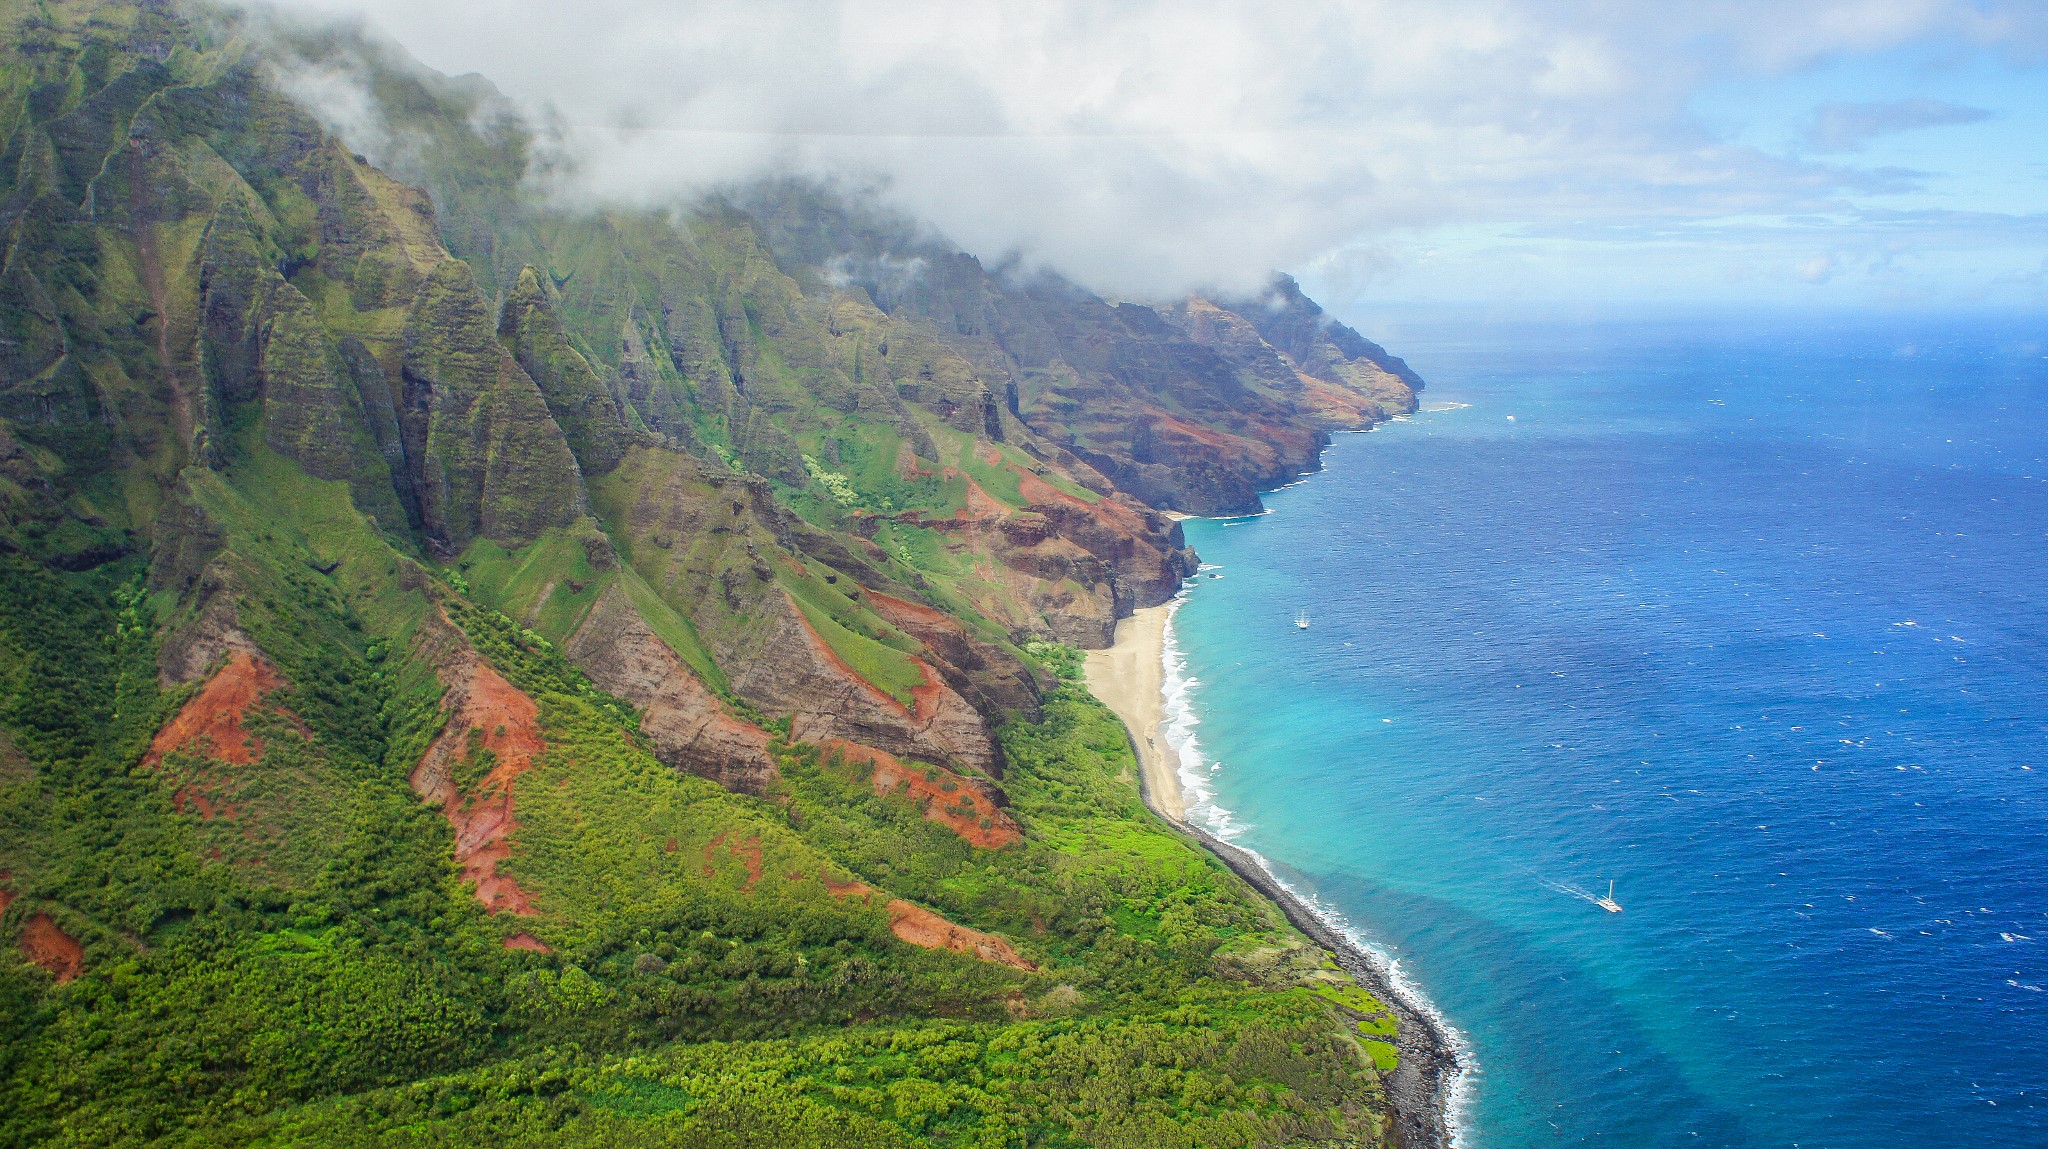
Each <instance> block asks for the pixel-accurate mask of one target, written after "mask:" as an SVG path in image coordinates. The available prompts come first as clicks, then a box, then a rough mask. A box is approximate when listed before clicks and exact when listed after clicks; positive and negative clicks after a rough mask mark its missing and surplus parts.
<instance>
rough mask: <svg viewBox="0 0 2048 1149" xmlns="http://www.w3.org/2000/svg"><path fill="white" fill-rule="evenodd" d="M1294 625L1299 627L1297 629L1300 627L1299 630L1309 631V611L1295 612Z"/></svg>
mask: <svg viewBox="0 0 2048 1149" xmlns="http://www.w3.org/2000/svg"><path fill="white" fill-rule="evenodd" d="M1294 625H1295V626H1297V627H1299V628H1301V629H1302V630H1307V629H1308V612H1307V611H1305V610H1297V611H1295V612H1294Z"/></svg>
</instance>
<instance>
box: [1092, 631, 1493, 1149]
mask: <svg viewBox="0 0 2048 1149" xmlns="http://www.w3.org/2000/svg"><path fill="white" fill-rule="evenodd" d="M1154 609H1158V608H1154ZM1147 633H1148V637H1149V635H1151V634H1158V635H1159V638H1158V639H1157V640H1155V641H1156V645H1155V646H1154V649H1152V650H1151V651H1150V652H1148V656H1149V658H1150V659H1151V660H1152V661H1154V662H1158V661H1159V660H1160V659H1161V658H1162V656H1163V650H1162V649H1160V647H1161V646H1163V640H1164V634H1163V628H1147ZM1099 653H1100V652H1091V656H1097V655H1099ZM1093 677H1095V676H1094V675H1093V674H1091V678H1093ZM1092 686H1093V683H1091V687H1092ZM1097 693H1098V695H1102V694H1104V693H1105V692H1104V691H1102V690H1099V689H1098V690H1097ZM1107 693H1108V694H1109V695H1111V696H1110V697H1104V699H1103V700H1104V702H1106V703H1108V704H1109V706H1110V708H1111V709H1112V710H1115V711H1117V713H1118V716H1119V717H1120V718H1122V719H1123V720H1124V732H1125V735H1126V737H1128V738H1129V739H1130V741H1131V750H1132V753H1134V754H1136V755H1137V756H1138V761H1139V762H1140V763H1141V764H1142V765H1144V766H1145V767H1147V768H1144V769H1140V770H1139V771H1138V785H1139V792H1140V793H1141V794H1142V795H1143V796H1144V799H1145V805H1146V807H1147V808H1149V809H1150V810H1151V811H1152V812H1153V813H1155V814H1158V815H1159V816H1160V817H1161V818H1163V819H1165V820H1166V821H1167V822H1168V823H1170V824H1171V825H1172V826H1173V827H1174V828H1175V829H1177V830H1179V831H1181V832H1182V833H1184V834H1186V835H1188V836H1189V837H1191V838H1193V839H1194V840H1195V841H1197V842H1200V843H1201V844H1202V845H1203V846H1204V847H1205V848H1207V849H1208V851H1209V852H1210V853H1212V854H1214V855H1215V856H1216V858H1217V860H1218V861H1221V862H1222V863H1223V864H1224V865H1226V866H1228V867H1230V869H1231V872H1233V873H1235V874H1236V875H1237V876H1238V877H1240V878H1243V879H1244V880H1245V882H1246V883H1247V884H1249V885H1250V886H1251V887H1252V888H1253V889H1255V890H1257V891H1259V893H1261V894H1263V895H1265V897H1266V898H1267V899H1268V900H1269V901H1271V902H1273V904H1275V905H1277V906H1279V907H1280V912H1281V913H1282V914H1283V915H1285V916H1286V918H1287V920H1288V922H1289V923H1290V924H1291V925H1293V926H1294V928H1296V929H1298V930H1300V931H1301V932H1302V933H1303V934H1306V935H1307V936H1308V937H1309V939H1310V940H1312V941H1314V942H1315V943H1316V944H1317V945H1319V946H1322V947H1323V948H1324V949H1325V950H1327V951H1329V953H1330V955H1331V956H1332V957H1333V958H1335V959H1336V962H1337V964H1338V965H1339V966H1341V967H1342V968H1343V969H1344V972H1346V973H1348V974H1350V975H1351V976H1352V977H1353V978H1355V979H1357V981H1358V983H1359V984H1360V985H1362V986H1364V987H1365V988H1366V989H1368V990H1370V991H1371V992H1372V994H1373V996H1375V997H1377V998H1379V999H1380V1000H1381V1001H1382V1002H1384V1003H1386V1006H1387V1008H1388V1009H1389V1010H1390V1011H1391V1012H1392V1013H1393V1015H1394V1018H1395V1020H1396V1022H1397V1023H1398V1024H1399V1030H1398V1031H1397V1033H1396V1036H1395V1039H1394V1044H1395V1047H1396V1048H1397V1049H1399V1050H1400V1053H1401V1062H1400V1065H1399V1067H1398V1068H1396V1069H1395V1070H1394V1072H1392V1073H1390V1074H1388V1075H1386V1077H1385V1085H1386V1089H1387V1097H1388V1100H1389V1101H1391V1102H1392V1103H1393V1109H1394V1133H1395V1143H1396V1144H1397V1145H1399V1146H1400V1147H1401V1149H1448V1147H1449V1145H1450V1128H1449V1120H1448V1103H1449V1100H1450V1084H1451V1081H1452V1079H1454V1078H1455V1077H1456V1076H1457V1075H1458V1074H1459V1073H1461V1072H1463V1069H1464V1067H1463V1065H1462V1064H1461V1063H1460V1061H1459V1060H1458V1054H1457V1049H1456V1047H1455V1046H1453V1045H1452V1043H1451V1039H1450V1035H1449V1034H1447V1033H1445V1032H1444V1030H1443V1027H1442V1026H1440V1025H1439V1024H1438V1023H1437V1022H1436V1020H1435V1019H1434V1018H1432V1017H1431V1016H1430V1015H1429V1014H1427V1013H1425V1012H1424V1011H1422V1010H1421V1009H1418V1008H1416V1006H1415V1004H1414V1003H1413V1002H1411V1001H1409V1000H1408V999H1407V998H1406V997H1405V996H1403V995H1402V994H1401V992H1400V991H1399V990H1398V989H1396V988H1395V986H1394V983H1393V978H1392V977H1390V976H1389V971H1388V970H1387V969H1386V967H1385V966H1384V964H1383V963H1382V962H1381V961H1380V960H1379V959H1377V958H1375V957H1374V956H1373V955H1371V954H1369V953H1367V952H1365V951H1364V950H1363V949H1361V948H1359V947H1358V946H1356V945H1354V944H1352V942H1351V941H1350V940H1349V939H1348V938H1346V937H1344V936H1343V935H1342V934H1340V933H1338V932H1337V931H1336V930H1334V929H1332V928H1330V926H1329V925H1328V924H1327V923H1325V922H1324V921H1323V919H1322V918H1320V917H1318V916H1317V915H1316V912H1315V911H1314V910H1313V909H1312V908H1310V906H1309V905H1308V904H1307V903H1306V902H1303V901H1302V900H1301V899H1300V898H1299V897H1296V896H1295V895H1294V894H1293V893H1292V892H1291V891H1289V890H1288V889H1287V887H1285V886H1283V885H1281V884H1280V882H1279V881H1277V880H1276V879H1275V878H1274V877H1273V875H1272V874H1271V873H1270V872H1269V871H1267V869H1266V867H1265V866H1264V865H1263V864H1262V863H1261V862H1260V861H1259V859H1258V857H1257V856H1255V855H1253V854H1252V853H1250V852H1249V851H1247V850H1243V849H1240V848H1239V847H1237V846H1233V845H1231V844H1230V843H1228V842H1225V841H1223V840H1222V839H1220V838H1218V837H1216V836H1215V835H1213V834H1211V833H1209V832H1207V831H1205V830H1203V829H1201V828H1200V827H1197V826H1194V825H1191V824H1189V823H1188V822H1187V821H1186V820H1185V817H1184V816H1183V814H1182V813H1181V806H1182V803H1181V802H1180V801H1179V797H1180V796H1179V794H1178V793H1177V790H1178V786H1177V784H1176V783H1175V782H1174V781H1173V779H1172V776H1171V775H1165V776H1164V777H1163V779H1162V776H1161V774H1160V771H1159V770H1158V769H1156V768H1153V766H1154V764H1153V763H1152V762H1151V761H1150V756H1148V755H1147V754H1146V753H1145V747H1144V746H1143V745H1142V744H1141V743H1140V742H1139V738H1140V735H1139V734H1138V733H1137V732H1136V731H1137V729H1138V728H1143V729H1145V730H1147V731H1148V732H1149V731H1151V730H1154V729H1156V728H1157V725H1158V721H1157V716H1156V711H1157V709H1158V701H1157V699H1156V695H1157V691H1156V689H1155V690H1154V691H1153V697H1148V698H1146V699H1144V700H1143V703H1142V704H1137V703H1136V700H1134V699H1132V698H1129V697H1128V695H1129V694H1130V693H1131V692H1129V691H1109V692H1107ZM1132 709H1135V710H1136V712H1137V713H1135V714H1133V713H1126V711H1127V710H1132ZM1147 717H1150V718H1151V721H1149V722H1148V721H1146V718H1147ZM1134 720H1135V721H1134ZM1155 737H1156V735H1155ZM1161 781H1163V784H1164V785H1166V786H1173V787H1174V789H1175V790H1176V793H1174V794H1172V795H1163V794H1161V793H1159V790H1160V789H1161V785H1160V784H1159V783H1160V782H1161Z"/></svg>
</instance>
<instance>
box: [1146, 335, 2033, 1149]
mask: <svg viewBox="0 0 2048 1149" xmlns="http://www.w3.org/2000/svg"><path fill="white" fill-rule="evenodd" d="M1944 325H1946V326H1945V327H1944ZM1907 326H1911V325H1908V324H1905V323H1904V322H1902V321H1900V320H1897V319H1896V318H1891V317H1888V318H1886V319H1885V320H1883V321H1881V322H1874V323H1872V324H1870V325H1868V326H1866V327H1853V326H1852V327H1845V328H1842V329H1839V330H1829V329H1823V327H1822V326H1821V325H1808V326H1804V327H1797V328H1793V327H1780V328H1778V329H1776V330H1763V329H1761V328H1759V327H1758V326H1756V325H1755V324H1754V323H1752V324H1750V325H1748V326H1745V325H1743V324H1739V323H1730V322H1725V321H1721V320H1716V321H1714V322H1702V323H1696V324H1692V325H1690V326H1688V325H1682V324H1675V325H1668V326H1665V327H1654V326H1649V325H1641V326H1632V327H1619V326H1612V327H1607V328H1599V329H1591V328H1589V329H1579V330H1572V331H1562V332H1560V331H1555V330H1541V329H1530V328H1522V329H1518V330H1496V329H1488V328H1484V327H1478V326H1474V325H1471V324H1466V323H1450V322H1447V323H1445V324H1443V325H1442V326H1440V327H1439V328H1436V329H1434V330H1433V331H1432V330H1431V329H1428V328H1425V327H1419V326H1411V327H1410V328H1409V329H1408V330H1407V331H1405V332H1404V333H1403V334H1402V337H1401V347H1402V351H1403V353H1404V354H1405V355H1407V356H1408V358H1409V360H1410V362H1412V363H1415V364H1416V365H1417V368H1418V370H1420V371H1422V372H1423V374H1424V376H1425V377H1426V378H1428V379H1430V381H1431V385H1432V390H1431V391H1430V392H1429V393H1427V394H1428V396H1429V399H1430V404H1431V405H1432V406H1448V404H1451V403H1459V404H1467V403H1469V404H1471V405H1472V406H1475V407H1478V408H1480V409H1481V410H1482V411H1483V412H1492V413H1494V414H1491V415H1488V416H1487V417H1483V418H1471V417H1469V414H1470V413H1469V412H1468V413H1466V414H1460V413H1459V411H1460V410H1461V408H1458V407H1450V408H1449V409H1441V410H1429V409H1427V408H1426V409H1425V410H1424V411H1422V412H1421V413H1419V414H1418V415H1417V416H1416V417H1415V418H1414V419H1413V420H1411V421H1409V422H1406V423H1403V424H1401V425H1399V426H1391V425H1390V426H1386V427H1383V428H1382V429H1381V431H1380V432H1379V433H1376V434H1375V435H1373V436H1371V437H1361V436H1340V437H1339V438H1338V440H1337V442H1336V443H1335V444H1334V445H1333V446H1332V448H1331V452H1330V456H1329V458H1328V460H1327V464H1328V470H1327V471H1326V472H1324V473H1322V474H1319V475H1317V476H1314V477H1311V478H1310V479H1308V480H1307V481H1306V482H1304V483H1300V484H1296V485H1293V486H1291V487H1290V488H1289V489H1288V490H1286V491H1283V492H1280V493H1278V494H1276V495H1274V496H1272V497H1271V498H1270V500H1269V506H1270V508H1271V512H1270V513H1269V514H1267V515H1264V516H1260V517H1256V518H1242V519H1233V520H1200V521H1196V522H1191V523H1189V524H1188V537H1189V541H1190V543H1191V544H1192V545H1194V546H1195V547H1196V548H1197V549H1198V550H1199V551H1201V552H1202V554H1203V557H1204V558H1205V559H1207V560H1210V561H1212V562H1220V563H1221V564H1222V566H1223V567H1224V568H1225V569H1227V571H1228V574H1229V577H1228V578H1227V579H1210V578H1207V577H1202V578H1198V579H1196V580H1194V581H1192V582H1191V583H1190V584H1189V586H1188V587H1187V588H1186V589H1185V591H1184V592H1183V595H1182V597H1181V599H1180V600H1179V601H1178V602H1177V603H1176V604H1175V606H1174V607H1173V610H1172V612H1171V615H1170V625H1169V628H1168V632H1167V645H1166V649H1165V651H1164V652H1163V655H1162V657H1163V658H1164V659H1165V665H1164V667H1163V670H1164V672H1165V674H1164V682H1165V693H1166V710H1165V714H1164V719H1165V721H1164V722H1163V725H1162V730H1163V732H1164V734H1165V736H1166V737H1167V738H1168V739H1169V742H1170V744H1171V745H1173V746H1174V747H1175V749H1176V751H1177V753H1178V754H1179V756H1180V760H1181V767H1180V773H1181V778H1182V782H1183V786H1184V789H1185V792H1186V796H1187V799H1188V805H1189V816H1190V818H1191V819H1192V820H1194V821H1195V822H1196V823H1197V824H1199V825H1204V826H1206V827H1208V828H1210V829H1211V830H1212V832H1215V833H1217V834H1218V836H1220V837H1224V838H1227V839H1229V840H1231V841H1232V842H1233V843H1234V844H1235V845H1237V846H1239V847H1241V848H1252V849H1253V850H1254V853H1255V854H1256V855H1257V856H1258V857H1259V858H1260V864H1261V865H1263V866H1265V867H1266V869H1267V870H1268V872H1270V873H1273V874H1274V876H1275V880H1276V881H1279V882H1281V883H1282V884H1284V885H1285V886H1286V887H1287V888H1288V889H1290V890H1292V891H1293V892H1295V893H1296V895H1297V896H1299V897H1300V898H1301V899H1302V901H1303V902H1304V903H1305V904H1307V905H1309V906H1311V907H1313V908H1314V909H1315V911H1316V912H1317V913H1318V914H1319V915H1320V916H1322V917H1323V918H1324V920H1326V921H1328V922H1330V923H1331V925H1332V926H1333V928H1336V929H1339V930H1341V931H1342V932H1343V933H1344V934H1345V936H1347V937H1350V938H1353V939H1354V940H1356V941H1358V942H1360V943H1362V944H1361V948H1364V949H1367V950H1368V951H1370V952H1374V953H1375V954H1376V955H1377V956H1378V957H1380V958H1382V959H1384V960H1385V961H1386V962H1387V963H1388V966H1389V968H1390V969H1392V970H1393V971H1394V972H1395V973H1396V975H1397V976H1398V977H1399V978H1401V979H1403V983H1404V985H1405V986H1406V987H1407V989H1408V992H1409V993H1410V994H1411V995H1412V1000H1414V1001H1416V1002H1417V1003H1418V1004H1422V1003H1433V1004H1431V1006H1430V1007H1431V1008H1432V1009H1435V1008H1436V1007H1439V1006H1440V1007H1441V1009H1440V1013H1442V1014H1448V1015H1449V1017H1450V1019H1451V1020H1452V1022H1454V1025H1453V1024H1451V1023H1447V1025H1446V1028H1447V1029H1450V1030H1451V1031H1452V1032H1457V1033H1459V1035H1460V1041H1461V1042H1462V1043H1463V1044H1464V1045H1465V1046H1466V1056H1467V1057H1468V1058H1471V1057H1476V1058H1478V1059H1479V1060H1480V1061H1481V1062H1483V1064H1484V1065H1485V1070H1486V1072H1485V1073H1484V1075H1480V1074H1476V1073H1471V1074H1467V1075H1466V1076H1465V1077H1464V1078H1463V1079H1462V1080H1461V1081H1460V1082H1459V1083H1458V1094H1457V1101H1458V1107H1459V1108H1458V1118H1459V1120H1458V1125H1459V1130H1460V1134H1459V1141H1460V1144H1462V1145H1466V1146H1469V1147H1471V1149H1508V1147H1511V1146H1512V1147H1517V1149H1519V1147H1520V1146H1523V1145H1535V1144H1546V1145H1549V1144H1554V1145H1585V1146H1594V1145H1627V1146H1632V1147H1633V1146H1643V1147H1651V1146H1656V1147H1663V1146H1699V1145H1714V1146H1724V1147H1730V1149H1735V1147H1740V1149H1749V1147H1758V1149H1761V1147H1764V1146H1771V1147H1774V1149H1775V1147H1793V1146H1797V1147H1798V1149H1811V1147H1814V1146H1831V1147H1834V1149H1877V1147H1880V1146H1885V1147H1889V1146H1892V1145H1896V1144H1898V1143H1901V1142H1902V1141H1904V1142H1906V1143H1925V1144H1954V1143H1968V1144H1970V1145H1972V1146H1973V1149H1994V1147H1995V1149H2038V1146H2040V1145H2043V1144H2048V1048H2044V1047H2042V1046H2041V1045H2040V1043H2039V1042H2038V1041H2037V1040H2035V1035H2036V1034H2037V1033H2038V1031H2039V1028H2040V1027H2041V1026H2042V1025H2044V1024H2048V993H2044V992H2043V988H2042V987H2044V986H2048V976H2044V975H2048V968H2044V966H2048V947H2044V946H2043V945H2041V944H2040V943H2038V942H2036V941H2034V940H2033V939H2035V938H2037V937H2048V873H2044V871H2043V870H2042V868H2041V867H2040V866H2039V865H2038V859H2039V858H2040V857H2043V856H2048V770H2035V769H2033V767H2035V766H2037V765H2039V764H2040V763H2041V762H2042V761H2043V760H2044V759H2048V596H2043V595H2040V594H2038V593H2036V591H2035V587H2036V586H2037V585H2038V572H2039V569H2040V559H2041V555H2042V553H2043V552H2042V547H2043V545H2044V543H2048V481H2044V479H2043V478H2042V477H2043V476H2048V368H2044V367H2043V366H2042V365H2041V363H2040V361H2039V358H2038V352H2032V353H2027V354H2024V355H2021V354H2017V353H2015V352H2013V351H2012V350H2011V347H2012V345H2013V343H2014V339H2013V338H2012V337H2011V335H2010V333H2009V332H2002V331H2000V330H1998V329H1997V327H1996V325H1995V324H1985V323H1979V324H1976V325H1974V326H1972V325H1971V324H1967V323H1952V322H1950V321H1948V320H1941V321H1929V322H1928V323H1922V324H1919V326H1920V327H1923V328H1939V330H1913V331H1905V330H1902V328H1904V327H1907ZM1902 335H1910V336H1911V337H1912V342H1913V343H1914V345H1915V347H1916V353H1915V354H1914V355H1913V356H1912V357H1909V358H1900V357H1899V356H1897V355H1895V354H1894V353H1893V352H1894V349H1895V348H1896V347H1897V346H1898V344H1899V340H1900V337H1901V336H1902ZM2036 344H2037V345H2038V339H2036ZM1508 412H1512V413H1514V414H1515V415H1516V416H1517V418H1516V419H1515V421H1513V422H1509V421H1507V419H1506V418H1505V417H1504V416H1505V413H1508ZM1304 605H1306V606H1307V607H1309V608H1310V609H1311V611H1312V612H1313V615H1314V626H1313V628H1312V629H1309V630H1297V629H1296V628H1295V627H1294V626H1292V625H1291V621H1290V618H1291V615H1292V613H1293V611H1294V610H1296V609H1297V608H1299V607H1302V606H1304ZM1908 623H1911V624H1912V625H1907V624H1908ZM1610 878H1618V879H1619V880H1620V883H1621V884H1620V889H1619V891H1618V897H1619V899H1620V901H1621V902H1622V903H1624V904H1625V906H1626V912H1624V913H1621V914H1608V913H1605V912H1603V911H1602V910H1600V909H1598V908H1596V907H1595V906H1594V905H1592V904H1591V902H1592V900H1593V898H1594V897H1595V896H1596V894H1595V891H1599V892H1604V891H1605V890H1606V889H1607V883H1608V880H1609V879H1610ZM1902 1082H1910V1083H1911V1087H1910V1088H1901V1087H1900V1083H1902Z"/></svg>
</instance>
